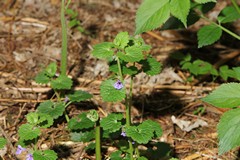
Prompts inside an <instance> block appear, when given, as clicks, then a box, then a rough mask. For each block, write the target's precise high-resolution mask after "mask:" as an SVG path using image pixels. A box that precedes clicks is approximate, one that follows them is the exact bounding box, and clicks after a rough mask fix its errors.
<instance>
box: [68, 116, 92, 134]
mask: <svg viewBox="0 0 240 160" xmlns="http://www.w3.org/2000/svg"><path fill="white" fill-rule="evenodd" d="M94 125H95V122H93V121H91V120H90V119H89V118H88V117H87V113H85V112H83V113H81V114H79V115H78V116H77V117H74V118H72V119H70V121H69V122H68V128H69V129H71V130H82V129H88V128H92V127H94Z"/></svg>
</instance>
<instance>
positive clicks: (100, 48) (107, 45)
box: [92, 42, 114, 59]
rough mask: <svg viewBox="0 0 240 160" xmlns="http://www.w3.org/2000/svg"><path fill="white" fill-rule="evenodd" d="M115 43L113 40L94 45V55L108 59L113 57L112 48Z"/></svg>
mask: <svg viewBox="0 0 240 160" xmlns="http://www.w3.org/2000/svg"><path fill="white" fill-rule="evenodd" d="M113 47H114V44H113V43H112V42H103V43H100V44H96V45H95V46H93V51H92V54H93V56H94V57H96V58H99V59H108V58H111V57H112V56H113V54H114V51H113V50H112V48H113Z"/></svg>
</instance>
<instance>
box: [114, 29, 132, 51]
mask: <svg viewBox="0 0 240 160" xmlns="http://www.w3.org/2000/svg"><path fill="white" fill-rule="evenodd" d="M128 42H129V35H128V32H120V33H118V34H117V36H116V37H115V39H114V40H113V43H114V44H115V45H116V46H119V47H120V48H121V49H124V48H125V47H126V46H127V44H128Z"/></svg>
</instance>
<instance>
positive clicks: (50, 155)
mask: <svg viewBox="0 0 240 160" xmlns="http://www.w3.org/2000/svg"><path fill="white" fill-rule="evenodd" d="M33 158H34V160H56V159H57V158H58V157H57V153H55V152H54V151H53V150H45V151H39V150H36V151H34V152H33Z"/></svg>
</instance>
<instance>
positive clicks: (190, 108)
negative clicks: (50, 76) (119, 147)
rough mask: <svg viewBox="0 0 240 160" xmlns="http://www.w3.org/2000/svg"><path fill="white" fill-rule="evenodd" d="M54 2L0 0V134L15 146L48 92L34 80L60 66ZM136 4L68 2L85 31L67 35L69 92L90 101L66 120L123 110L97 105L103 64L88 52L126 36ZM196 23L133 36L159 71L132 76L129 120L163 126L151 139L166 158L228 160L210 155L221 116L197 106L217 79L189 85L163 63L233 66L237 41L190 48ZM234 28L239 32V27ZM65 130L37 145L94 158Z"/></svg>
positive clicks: (233, 155) (50, 132)
mask: <svg viewBox="0 0 240 160" xmlns="http://www.w3.org/2000/svg"><path fill="white" fill-rule="evenodd" d="M229 1H230V0H229ZM228 3H229V2H228V0H227V1H223V0H222V1H219V3H218V5H217V6H216V7H215V9H214V12H212V13H211V14H209V16H212V17H214V16H215V15H216V14H217V13H219V10H220V9H221V8H223V7H224V6H226V5H228ZM60 4H61V3H60V0H44V1H41V0H32V1H31V0H30V1H29V0H17V1H14V0H5V1H0V8H1V9H0V127H1V130H0V136H1V135H2V136H6V137H7V138H8V140H9V141H10V142H11V144H12V145H13V146H14V147H15V148H16V145H17V142H18V138H19V137H18V134H17V130H18V128H19V126H20V125H21V124H23V123H25V122H26V119H25V115H26V114H27V113H29V112H32V111H34V110H35V109H36V107H37V106H38V104H39V102H42V101H45V100H47V99H48V98H49V96H50V95H51V90H50V87H49V86H47V85H38V84H37V83H35V82H34V77H35V76H36V75H37V73H38V72H39V71H41V70H42V69H43V68H44V67H45V66H47V65H48V64H49V63H50V62H57V63H58V64H59V63H60V53H61V23H60ZM139 5H140V0H134V1H127V0H122V1H118V0H103V1H101V0H79V1H76V2H75V1H74V2H72V3H71V5H70V8H71V9H73V10H74V11H76V12H77V13H78V17H77V18H78V19H79V20H80V21H81V25H82V27H83V28H84V29H85V32H83V33H81V32H79V31H78V30H77V29H76V28H73V29H69V30H68V54H69V56H68V74H69V75H70V76H71V77H72V78H73V79H75V80H76V82H77V86H76V88H80V89H82V90H85V91H88V92H90V93H92V94H93V95H94V96H93V98H92V99H91V100H90V101H87V102H83V103H80V104H76V105H71V106H69V107H68V108H67V111H68V113H69V116H70V117H72V116H74V115H77V114H78V113H81V112H83V111H86V110H88V109H92V108H94V109H97V110H98V111H99V112H101V113H103V114H108V113H111V112H124V109H125V108H124V105H123V104H121V103H116V104H113V103H106V102H103V101H101V98H100V96H99V86H100V83H101V82H102V81H103V80H104V79H106V78H107V77H108V76H109V75H110V73H109V72H108V65H107V62H105V61H103V60H98V59H96V58H94V57H93V56H92V55H91V51H92V47H93V46H94V45H95V44H98V43H101V42H104V41H112V40H113V38H114V37H115V36H116V34H117V33H119V32H121V31H127V32H129V34H130V35H133V34H134V30H135V15H136V10H137V8H138V7H139ZM203 24H204V22H201V21H200V22H199V23H197V24H195V25H193V26H191V27H190V28H188V29H187V30H171V31H170V30H166V31H159V30H155V31H151V32H147V33H143V34H142V35H141V36H142V37H143V39H144V40H145V42H146V43H147V44H149V45H151V46H152V49H151V55H152V56H153V57H155V58H156V59H157V60H158V61H159V62H161V63H162V64H163V71H162V73H161V74H159V75H157V76H154V77H151V78H150V77H147V76H146V75H143V74H140V75H138V76H137V77H136V78H135V80H134V81H135V82H134V91H133V94H134V101H133V106H132V117H133V121H136V122H137V121H141V120H143V119H153V120H155V121H157V122H158V123H159V124H160V125H161V126H162V128H163V136H162V137H161V138H159V139H158V140H159V141H161V142H165V143H166V144H168V145H169V146H170V147H171V150H172V155H173V157H177V158H179V159H183V160H193V159H194V160H195V159H204V160H205V159H219V160H220V159H223V160H233V159H237V158H238V153H237V152H238V150H234V151H231V152H228V153H226V154H224V155H221V156H219V155H218V140H217V133H216V126H217V124H218V122H219V118H220V116H221V115H222V114H223V113H224V112H225V111H226V110H223V109H218V108H216V107H214V106H211V105H208V104H206V103H203V102H202V101H201V98H202V97H204V96H206V95H207V94H208V93H210V92H211V91H212V90H214V89H215V88H216V87H217V86H219V85H220V84H221V83H223V82H224V81H223V80H221V79H216V80H215V81H212V80H211V76H210V77H209V76H202V77H198V78H196V77H195V79H194V80H193V81H191V82H189V81H187V78H188V77H189V73H188V72H187V71H183V70H181V68H180V66H179V62H178V61H176V60H173V59H172V58H170V56H171V55H173V54H178V53H179V52H182V53H190V54H192V56H193V57H194V58H195V59H197V58H199V59H202V60H207V61H209V62H211V63H212V64H214V65H216V66H218V67H219V66H220V65H224V64H227V65H230V66H237V65H238V64H239V53H240V52H239V42H236V41H235V40H231V39H224V38H226V37H224V36H223V39H222V40H221V43H217V44H215V45H212V46H209V47H205V48H203V49H198V48H197V38H196V31H197V30H198V29H199V27H200V26H201V25H203ZM235 28H236V31H238V32H239V31H240V28H239V25H237V24H236V27H235ZM199 108H200V109H201V108H202V109H203V112H202V113H201V112H197V111H198V110H199ZM173 116H174V117H175V118H176V119H177V120H178V121H180V120H185V121H189V122H191V123H195V122H196V121H198V120H203V121H204V122H206V123H207V125H204V126H199V127H197V128H195V129H192V130H190V131H188V132H187V131H185V130H183V129H181V128H179V127H178V126H177V125H176V124H174V123H173V118H174V117H173ZM65 127H66V122H65V121H63V120H61V119H60V120H59V123H58V125H56V126H55V127H51V128H49V129H47V130H46V133H47V135H45V136H43V138H42V139H41V142H40V143H39V144H38V147H39V148H41V147H43V146H45V147H46V146H47V148H54V146H56V145H59V144H61V145H63V144H64V145H67V146H68V147H69V148H70V150H69V152H66V151H65V150H63V151H61V150H57V149H55V151H56V152H57V153H58V155H59V159H84V158H85V159H94V154H93V155H91V154H87V153H86V152H85V151H84V150H83V146H84V145H85V144H83V143H80V142H79V143H75V142H74V143H73V142H71V141H70V139H69V136H68V132H67V130H65V129H64V128H65ZM108 147H109V146H108ZM111 150H114V148H111V147H109V148H108V151H107V152H106V153H104V154H105V156H106V157H107V156H108V155H109V152H111ZM0 153H4V152H3V151H1V152H0ZM14 153H15V152H14V150H12V148H11V149H10V148H9V149H8V150H7V152H6V153H5V154H2V159H6V160H8V159H15V157H14ZM79 157H81V158H79Z"/></svg>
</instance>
